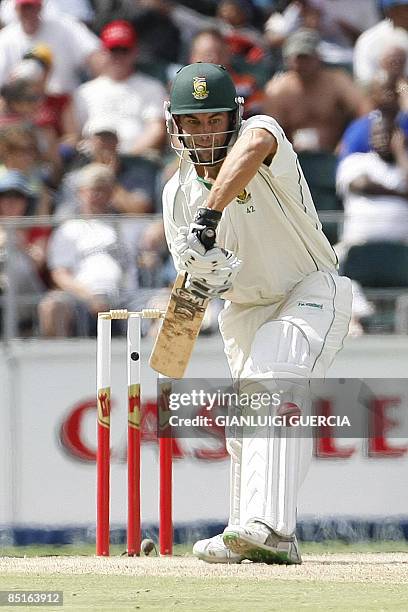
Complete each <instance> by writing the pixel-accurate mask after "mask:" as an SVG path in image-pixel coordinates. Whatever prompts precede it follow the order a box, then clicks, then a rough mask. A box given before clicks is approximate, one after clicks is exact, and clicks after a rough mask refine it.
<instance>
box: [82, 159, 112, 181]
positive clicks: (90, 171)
mask: <svg viewBox="0 0 408 612" xmlns="http://www.w3.org/2000/svg"><path fill="white" fill-rule="evenodd" d="M101 183H102V184H111V185H113V184H114V183H115V174H114V172H113V170H111V168H109V166H105V164H99V163H97V162H93V163H91V164H88V165H87V166H84V167H83V168H81V169H80V170H79V171H78V182H77V185H78V187H94V186H95V185H100V184H101Z"/></svg>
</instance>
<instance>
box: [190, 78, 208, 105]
mask: <svg viewBox="0 0 408 612" xmlns="http://www.w3.org/2000/svg"><path fill="white" fill-rule="evenodd" d="M209 93H210V92H209V91H208V89H207V81H206V79H205V77H199V76H197V77H194V79H193V97H194V98H195V99H196V100H205V98H208V94H209Z"/></svg>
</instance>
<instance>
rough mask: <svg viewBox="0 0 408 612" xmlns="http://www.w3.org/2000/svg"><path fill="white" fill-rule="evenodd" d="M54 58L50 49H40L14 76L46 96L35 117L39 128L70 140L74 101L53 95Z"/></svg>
mask: <svg viewBox="0 0 408 612" xmlns="http://www.w3.org/2000/svg"><path fill="white" fill-rule="evenodd" d="M52 65H53V56H52V52H51V49H50V48H49V47H47V45H42V44H40V45H36V46H35V47H33V48H32V49H30V50H29V51H27V53H25V54H24V56H23V59H22V60H21V62H20V63H19V64H17V66H16V68H15V69H14V70H13V72H12V77H13V79H18V78H21V79H27V80H29V81H30V82H35V83H36V85H37V87H38V88H39V91H40V94H41V96H42V100H41V105H40V108H39V110H38V112H37V113H36V116H35V124H36V125H37V126H39V127H41V128H47V129H48V130H49V131H51V132H52V133H53V135H54V137H55V138H58V139H63V140H64V139H68V135H69V134H72V132H73V131H74V126H75V122H74V117H73V110H72V99H71V96H70V95H69V94H64V95H62V94H58V95H55V94H51V93H49V92H48V91H47V83H48V79H49V77H50V74H51V70H52Z"/></svg>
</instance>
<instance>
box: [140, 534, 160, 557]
mask: <svg viewBox="0 0 408 612" xmlns="http://www.w3.org/2000/svg"><path fill="white" fill-rule="evenodd" d="M155 548H156V547H155V545H154V542H153V540H151V539H150V538H145V539H144V540H142V543H141V544H140V550H141V551H142V553H143V554H144V555H146V557H148V556H149V555H150V553H151V552H152V550H155Z"/></svg>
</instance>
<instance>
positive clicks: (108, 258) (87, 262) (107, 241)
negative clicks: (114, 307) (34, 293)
mask: <svg viewBox="0 0 408 612" xmlns="http://www.w3.org/2000/svg"><path fill="white" fill-rule="evenodd" d="M126 260H127V254H126V251H125V249H124V248H123V247H121V246H120V244H119V241H118V235H117V232H116V231H115V229H114V228H113V227H111V226H110V225H109V224H108V223H104V222H103V221H100V220H95V219H93V220H89V221H88V220H86V221H85V220H82V219H73V220H70V221H66V222H65V223H63V224H62V225H61V226H60V227H59V228H58V229H57V230H56V231H55V232H54V233H53V235H52V236H51V239H50V244H49V247H48V266H49V268H50V269H51V270H53V269H56V268H67V269H68V270H70V271H71V273H72V274H73V276H74V277H75V279H76V280H78V281H79V282H81V283H83V284H84V285H85V286H86V287H88V289H89V290H90V291H91V292H92V293H93V294H95V295H111V296H116V295H118V293H119V292H120V290H121V289H125V288H129V287H128V282H130V280H129V279H128V277H127V275H126V267H127V265H126V264H127V261H126Z"/></svg>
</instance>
